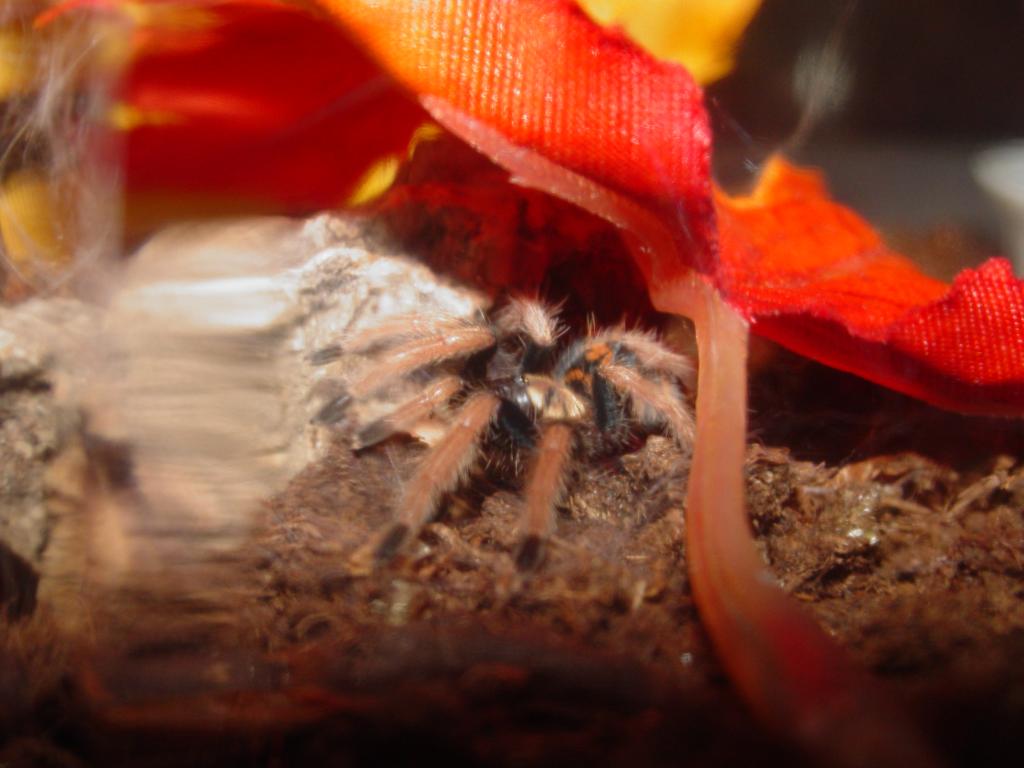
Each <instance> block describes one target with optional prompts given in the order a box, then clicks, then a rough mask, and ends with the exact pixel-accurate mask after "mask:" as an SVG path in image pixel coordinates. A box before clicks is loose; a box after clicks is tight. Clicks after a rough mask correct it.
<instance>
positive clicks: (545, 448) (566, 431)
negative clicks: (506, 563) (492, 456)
mask: <svg viewBox="0 0 1024 768" xmlns="http://www.w3.org/2000/svg"><path fill="white" fill-rule="evenodd" d="M573 433H574V428H573V425H572V424H570V423H568V422H564V421H552V422H549V423H547V424H545V425H544V426H543V427H542V429H541V433H540V440H539V441H538V443H537V448H536V451H535V452H534V455H533V461H532V464H531V465H530V470H529V474H528V475H527V478H526V488H525V490H524V493H523V511H522V514H521V517H520V544H519V548H518V550H517V551H516V555H515V562H516V567H517V568H518V569H519V570H521V571H525V570H532V569H534V568H535V567H536V566H537V565H539V564H540V561H541V559H542V557H543V547H544V542H545V541H546V540H547V538H548V537H549V536H550V535H551V532H552V531H553V530H554V527H555V507H556V506H557V505H558V502H559V501H560V500H561V497H562V493H563V492H564V490H565V469H566V466H567V465H568V462H569V455H570V453H571V452H572V446H573Z"/></svg>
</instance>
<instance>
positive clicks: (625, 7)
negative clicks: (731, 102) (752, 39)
mask: <svg viewBox="0 0 1024 768" xmlns="http://www.w3.org/2000/svg"><path fill="white" fill-rule="evenodd" d="M580 5H581V6H582V7H583V9H584V10H585V11H586V12H587V13H588V14H590V16H591V17H592V18H593V19H595V20H596V21H598V22H599V23H601V24H604V25H606V26H617V27H620V28H622V30H623V31H624V32H625V33H626V34H627V35H629V36H630V37H631V38H632V39H633V40H635V41H636V42H637V43H639V44H640V45H642V46H643V47H644V48H646V49H647V50H648V51H650V52H651V53H652V54H654V55H655V56H657V57H658V58H660V59H666V60H669V61H676V62H679V63H680V64H682V65H683V66H685V67H686V68H687V69H688V70H689V71H690V74H692V75H693V76H694V77H695V78H696V79H697V81H698V82H700V83H704V84H707V83H710V82H713V81H715V80H717V79H719V78H721V77H724V76H725V75H726V74H728V73H729V71H730V70H731V69H732V66H733V51H734V50H735V47H736V43H737V42H738V41H739V38H740V36H741V35H742V34H743V30H744V29H746V27H747V24H749V23H750V20H751V19H752V18H753V17H754V13H756V11H757V9H758V7H759V6H760V5H761V0H580Z"/></svg>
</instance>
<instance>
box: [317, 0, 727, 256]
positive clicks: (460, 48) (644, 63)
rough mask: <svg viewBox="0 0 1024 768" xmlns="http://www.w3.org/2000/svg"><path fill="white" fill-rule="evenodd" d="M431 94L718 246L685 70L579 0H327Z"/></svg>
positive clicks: (703, 148)
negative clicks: (595, 18)
mask: <svg viewBox="0 0 1024 768" xmlns="http://www.w3.org/2000/svg"><path fill="white" fill-rule="evenodd" d="M317 2H318V3H319V4H320V5H322V6H324V7H325V8H327V9H328V10H329V11H330V12H331V13H332V14H333V15H335V16H336V17H337V18H338V19H339V20H340V21H341V22H342V23H343V24H345V25H346V26H347V27H348V28H349V29H351V30H352V31H353V33H354V34H355V35H356V36H357V37H358V38H359V39H360V40H361V42H362V43H363V44H364V45H365V46H366V48H367V50H369V51H370V52H371V53H372V54H373V55H374V56H375V57H377V59H378V60H379V61H380V62H382V64H383V65H384V66H385V67H386V68H387V69H388V71H389V72H390V73H391V74H392V75H393V76H394V77H395V78H396V79H398V80H399V82H401V83H402V84H403V85H405V86H406V87H407V88H409V89H410V90H411V91H413V92H415V93H417V94H418V95H420V96H430V97H434V98H438V99H442V100H444V101H445V102H446V103H447V104H449V105H450V106H451V107H452V108H453V109H454V110H457V111H458V112H460V113H464V114H465V115H468V116H470V117H471V118H473V119H475V120H477V121H479V122H480V123H482V124H485V125H487V126H488V127H489V128H491V129H493V130H495V131H497V132H498V133H500V134H501V135H502V137H503V138H504V140H505V141H507V142H508V143H510V144H512V145H515V146H518V147H522V148H524V149H527V150H529V151H531V152H533V153H536V154H537V155H541V156H543V157H544V158H546V159H547V160H550V161H552V162H553V163H556V164H557V165H560V166H562V167H565V168H568V169H571V170H572V171H574V172H575V173H576V174H577V175H579V176H583V177H586V178H587V179H590V180H593V181H595V182H597V183H598V184H600V185H602V186H605V187H607V188H609V189H611V190H613V191H615V192H619V193H623V194H625V195H627V196H629V197H630V198H632V199H634V200H637V201H640V202H642V203H644V204H645V205H646V206H648V207H655V208H657V209H658V210H660V211H661V212H662V213H663V214H665V215H671V216H672V217H673V218H674V219H675V226H676V229H677V230H678V229H685V230H686V231H687V233H688V237H689V240H690V242H691V244H692V246H693V247H692V253H691V254H690V255H691V256H692V258H693V259H694V260H697V259H701V258H703V257H704V256H706V255H708V254H709V253H710V252H711V251H710V249H708V247H707V246H708V244H709V243H712V242H713V241H714V237H715V233H714V221H713V210H712V205H711V195H710V192H711V190H710V148H711V132H710V128H709V124H708V118H707V114H706V112H705V110H704V106H703V95H702V92H701V90H700V88H699V86H698V85H697V84H696V82H695V81H694V80H693V78H692V77H691V76H690V75H689V73H687V72H686V70H685V69H683V68H682V67H681V66H679V65H677V64H671V63H667V62H659V61H656V60H655V59H653V58H651V57H650V56H649V55H648V54H646V53H645V52H644V51H642V50H641V49H640V48H638V47H636V46H635V45H633V44H632V43H630V42H629V41H628V40H627V39H626V38H625V37H623V36H622V35H620V34H617V33H613V32H608V31H606V30H602V29H601V28H600V27H598V26H597V25H596V24H594V23H593V22H592V21H590V19H589V18H587V17H586V15H585V14H584V13H583V12H582V11H581V10H580V9H579V8H578V7H577V6H576V4H575V3H573V2H571V1H570V0H517V2H495V0H466V1H465V2H415V1H414V0H392V1H389V2H380V1H379V0H317Z"/></svg>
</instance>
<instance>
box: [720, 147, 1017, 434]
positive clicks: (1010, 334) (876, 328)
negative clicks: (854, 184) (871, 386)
mask: <svg viewBox="0 0 1024 768" xmlns="http://www.w3.org/2000/svg"><path fill="white" fill-rule="evenodd" d="M716 203H717V208H718V212H719V228H720V238H721V239H720V243H721V253H720V272H719V286H720V288H721V290H722V291H723V292H724V293H725V295H726V297H727V298H728V300H729V302H730V303H731V304H733V306H735V307H737V308H738V309H740V310H741V311H742V312H743V313H744V314H745V315H746V316H747V318H748V319H749V320H750V321H751V322H752V324H753V327H752V329H753V330H754V332H755V333H758V334H759V335H761V336H766V337H768V338H771V339H774V340H775V341H778V342H779V343H781V344H783V345H785V346H787V347H789V348H791V349H793V350H795V351H797V352H799V353H801V354H803V355H806V356H807V357H811V358H813V359H815V360H819V361H821V362H823V363H826V364H828V365H831V366H833V367H835V368H839V369H842V370H846V371H850V372H851V373H855V374H857V375H860V376H863V377H864V378H867V379H870V380H872V381H876V382H878V383H880V384H883V385H885V386H887V387H890V388H892V389H895V390H898V391H901V392H905V393H907V394H909V395H913V396H915V397H918V398H920V399H922V400H925V401H927V402H930V403H933V404H935V405H939V406H942V407H946V408H952V409H954V410H959V411H964V412H975V413H988V414H1020V413H1021V412H1022V410H1024V343H1022V342H1024V282H1022V281H1020V280H1017V279H1016V278H1014V276H1013V273H1012V270H1011V268H1010V265H1009V263H1008V262H1006V261H1005V260H1001V259H993V260H992V261H989V262H988V263H986V264H985V265H983V266H982V267H981V268H979V269H977V270H966V271H965V272H963V273H961V274H960V275H959V276H958V277H957V279H956V281H955V282H954V283H953V285H952V287H950V286H947V285H946V284H945V283H942V282H940V281H938V280H933V279H932V278H930V277H927V276H926V275H924V274H922V273H921V272H920V271H919V270H918V269H917V268H916V267H915V266H914V265H913V264H912V263H911V262H910V261H908V260H907V259H905V258H904V257H902V256H900V255H898V254H896V253H893V252H892V251H890V250H888V248H886V246H885V245H884V243H883V242H882V241H881V238H880V237H879V236H878V234H877V233H876V232H875V231H874V230H873V229H872V228H871V227H870V226H869V225H868V224H867V223H866V222H865V221H864V220H863V219H861V218H860V217H858V216H857V215H856V214H855V213H853V212H852V211H850V210H848V209H846V208H843V207H842V206H840V205H838V204H836V203H834V202H832V201H831V200H830V199H829V198H828V196H827V193H826V191H825V187H824V184H823V183H822V182H821V179H820V177H819V176H818V175H817V174H815V173H813V172H809V171H806V170H798V169H795V168H793V167H792V166H790V165H788V164H786V163H785V162H784V161H782V160H779V159H776V160H775V161H773V162H772V163H771V164H770V165H769V166H768V167H767V168H766V170H765V173H764V174H763V176H762V180H761V183H760V185H759V187H758V189H757V190H756V191H755V193H754V194H753V195H751V196H750V197H747V198H729V197H728V196H726V195H724V194H722V193H719V194H718V195H717V198H716Z"/></svg>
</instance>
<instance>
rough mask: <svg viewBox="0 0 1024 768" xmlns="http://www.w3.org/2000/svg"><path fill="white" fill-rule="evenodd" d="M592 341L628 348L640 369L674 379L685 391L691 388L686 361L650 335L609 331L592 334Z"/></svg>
mask: <svg viewBox="0 0 1024 768" xmlns="http://www.w3.org/2000/svg"><path fill="white" fill-rule="evenodd" d="M593 342H594V343H596V344H605V345H608V346H609V347H611V348H613V349H614V348H616V347H619V348H624V349H628V350H629V352H630V353H632V355H633V357H634V358H636V363H637V365H638V366H640V367H641V368H643V369H645V370H649V371H656V372H658V373H664V374H668V375H669V376H674V377H675V378H677V379H679V381H681V382H682V383H683V385H684V386H685V387H686V388H687V389H692V388H693V384H694V370H693V363H692V362H691V361H690V358H689V357H687V356H686V355H680V354H678V353H677V352H673V351H672V350H670V349H668V348H667V347H666V346H665V345H664V344H662V343H661V342H660V341H658V340H657V338H656V337H655V336H654V335H653V334H651V333H648V332H646V331H636V330H632V331H630V330H626V329H624V328H610V329H606V330H603V331H600V332H599V333H598V334H597V335H595V336H594V337H593Z"/></svg>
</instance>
